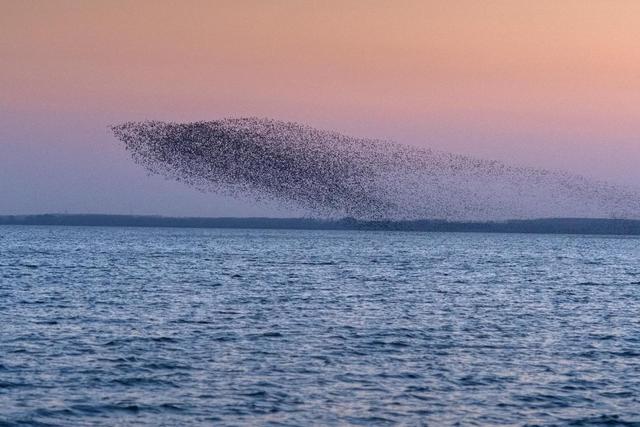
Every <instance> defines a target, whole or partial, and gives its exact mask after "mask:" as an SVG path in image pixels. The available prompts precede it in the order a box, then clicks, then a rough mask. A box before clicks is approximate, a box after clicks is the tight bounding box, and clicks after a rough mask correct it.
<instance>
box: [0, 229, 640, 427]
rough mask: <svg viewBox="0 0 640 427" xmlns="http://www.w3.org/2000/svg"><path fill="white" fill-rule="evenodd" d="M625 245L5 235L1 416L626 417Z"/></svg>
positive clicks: (0, 279)
mask: <svg viewBox="0 0 640 427" xmlns="http://www.w3.org/2000/svg"><path fill="white" fill-rule="evenodd" d="M639 260H640V239H638V238H616V237H589V236H550V235H505V234H453V233H449V234H447V233H443V234H438V233H403V232H397V233H393V232H351V231H344V232H343V231H266V230H203V229H153V228H82V227H76V228H74V227H68V228H67V227H0V324H1V325H2V326H1V327H0V424H2V422H6V423H9V424H10V425H12V424H13V423H15V424H20V423H24V424H35V423H38V422H39V423H44V424H53V425H78V424H80V425H82V424H91V425H100V424H103V425H113V424H118V423H121V424H135V423H139V424H141V425H185V424H205V425H206V424H212V423H214V424H234V423H236V424H256V423H261V424H263V423H273V424H291V425H307V424H384V423H409V424H420V423H430V424H434V425H442V424H453V423H456V422H459V423H462V424H473V423H478V424H503V423H504V424H524V423H530V424H564V423H570V422H575V423H583V424H607V423H608V424H614V425H615V424H621V423H624V422H640V398H639V397H638V396H640V317H639V316H638V313H640V263H639V262H638V261H639Z"/></svg>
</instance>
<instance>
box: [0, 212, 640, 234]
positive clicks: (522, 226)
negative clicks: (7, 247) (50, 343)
mask: <svg viewBox="0 0 640 427" xmlns="http://www.w3.org/2000/svg"><path fill="white" fill-rule="evenodd" d="M0 225H62V226H102V227H176V228H254V229H272V230H274V229H277V230H286V229H290V230H388V231H423V232H479V233H535V234H599V235H607V234H609V235H632V236H637V235H640V220H632V219H606V218H547V219H528V220H509V221H487V222H456V221H444V220H428V219H425V220H411V221H408V220H407V221H365V220H356V219H353V218H343V219H313V218H260V217H252V218H234V217H221V218H206V217H165V216H152V215H108V214H41V215H2V216H0Z"/></svg>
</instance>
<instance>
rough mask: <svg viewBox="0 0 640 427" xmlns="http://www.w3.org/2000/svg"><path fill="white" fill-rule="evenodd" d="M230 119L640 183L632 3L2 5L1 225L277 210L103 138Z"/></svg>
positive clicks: (638, 24)
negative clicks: (16, 218) (61, 216)
mask: <svg viewBox="0 0 640 427" xmlns="http://www.w3.org/2000/svg"><path fill="white" fill-rule="evenodd" d="M227 116H261V117H262V116H265V117H272V118H276V119H281V120H292V121H299V122H304V123H307V124H310V125H312V126H315V127H319V128H323V129H333V130H337V131H340V132H343V133H347V134H350V135H355V136H363V137H374V138H382V139H391V140H394V141H398V142H401V143H406V144H411V145H416V146H423V147H432V148H436V149H441V150H446V151H452V152H455V153H461V154H470V155H475V156H479V157H482V158H488V159H498V160H504V161H507V162H509V163H513V164H518V165H527V166H535V167H543V168H551V169H563V170H567V171H570V172H574V173H579V174H583V175H587V176H590V177H594V178H598V179H607V180H610V181H612V182H616V183H621V184H627V185H634V186H636V187H637V186H638V183H640V167H638V164H640V141H639V140H638V135H640V2H638V1H633V0H628V1H625V0H618V1H605V0H589V1H584V0H580V1H578V0H576V1H571V0H566V1H560V0H548V1H547V0H539V1H507V0H505V1H454V2H450V1H344V0H342V1H317V2H314V1H258V0H256V1H115V0H114V1H111V0H110V1H106V0H105V1H91V2H88V1H80V0H78V1H65V0H61V1H44V0H43V1H30V0H21V1H18V0H15V1H14V0H0V214H11V213H41V212H64V211H69V212H105V213H156V214H165V215H211V216H220V215H283V214H287V212H282V211H280V210H277V209H276V208H274V207H268V206H264V205H256V204H253V203H251V202H250V201H242V200H240V201H234V200H230V199H227V198H223V197H219V196H213V195H209V194H201V193H198V192H196V191H194V190H192V189H189V188H187V187H183V186H182V185H180V184H178V183H172V182H167V181H164V180H162V179H161V178H157V177H148V176H147V175H146V174H145V172H144V171H142V170H140V169H139V168H138V167H137V166H136V165H134V164H133V163H132V162H131V161H130V160H129V158H128V156H127V154H126V153H124V152H123V150H122V147H121V146H120V145H119V144H118V142H117V141H116V140H115V139H114V138H113V137H112V136H111V134H110V133H109V131H108V126H109V125H110V124H112V123H118V122H121V121H128V120H144V119H159V120H177V121H193V120H211V119H216V118H220V117H227ZM289 213H291V212H289ZM291 214H293V213H291Z"/></svg>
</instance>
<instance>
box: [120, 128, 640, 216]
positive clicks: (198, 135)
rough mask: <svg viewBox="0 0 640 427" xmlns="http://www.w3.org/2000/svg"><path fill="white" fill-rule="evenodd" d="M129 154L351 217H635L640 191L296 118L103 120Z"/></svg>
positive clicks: (231, 188) (184, 174)
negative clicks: (360, 135) (330, 128)
mask: <svg viewBox="0 0 640 427" xmlns="http://www.w3.org/2000/svg"><path fill="white" fill-rule="evenodd" d="M112 130H113V132H114V135H115V136H116V137H117V138H118V139H119V140H121V141H122V142H123V143H124V146H125V148H126V149H127V150H128V151H129V152H130V154H131V156H132V158H133V160H134V161H135V162H136V163H138V164H140V165H142V166H143V167H144V168H146V169H147V170H148V171H149V172H151V173H153V174H159V175H162V176H164V177H167V178H169V179H175V180H178V181H181V182H184V183H186V184H187V185H190V186H193V187H195V188H198V189H200V190H203V191H212V192H216V193H222V194H226V195H231V196H243V197H247V196H248V197H251V198H254V199H256V200H275V201H277V202H278V203H281V204H283V205H284V206H290V207H293V208H296V209H300V208H302V209H304V210H306V211H307V212H309V213H310V214H311V215H319V216H350V217H354V218H358V219H391V220H403V219H444V220H502V219H526V218H545V217H591V218H594V217H600V218H611V217H617V218H640V193H639V192H638V191H637V190H635V189H632V188H626V187H622V186H619V185H614V184H610V183H606V182H601V181H596V180H592V179H588V178H584V177H581V176H577V175H572V174H569V173H565V172H557V171H547V170H542V169H535V168H527V167H515V166H509V165H507V164H505V163H502V162H498V161H490V160H480V159H476V158H473V157H469V156H462V155H455V154H451V153H446V152H441V151H435V150H430V149H420V148H415V147H410V146H405V145H401V144H395V143H392V142H389V141H381V140H372V139H363V138H355V137H350V136H345V135H342V134H340V133H336V132H330V131H324V130H318V129H314V128H312V127H309V126H305V125H301V124H298V123H291V122H282V121H277V120H272V119H262V118H227V119H221V120H214V121H200V122H192V123H171V122H160V121H144V122H127V123H122V124H119V125H115V126H113V127H112Z"/></svg>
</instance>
